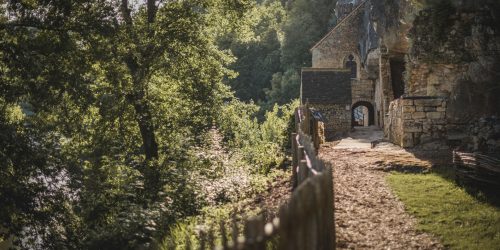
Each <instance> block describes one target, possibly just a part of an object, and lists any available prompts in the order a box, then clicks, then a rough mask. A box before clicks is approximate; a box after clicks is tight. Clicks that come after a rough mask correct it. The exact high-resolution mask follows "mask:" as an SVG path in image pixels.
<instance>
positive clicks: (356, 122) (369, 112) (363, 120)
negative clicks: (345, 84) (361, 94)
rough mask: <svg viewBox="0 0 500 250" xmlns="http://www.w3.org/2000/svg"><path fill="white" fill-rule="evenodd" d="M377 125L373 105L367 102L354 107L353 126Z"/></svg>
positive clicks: (357, 103) (352, 114)
mask: <svg viewBox="0 0 500 250" xmlns="http://www.w3.org/2000/svg"><path fill="white" fill-rule="evenodd" d="M371 125H375V110H374V108H373V105H372V104H371V103H369V102H366V101H359V102H356V103H355V104H354V105H352V109H351V126H352V127H356V126H371Z"/></svg>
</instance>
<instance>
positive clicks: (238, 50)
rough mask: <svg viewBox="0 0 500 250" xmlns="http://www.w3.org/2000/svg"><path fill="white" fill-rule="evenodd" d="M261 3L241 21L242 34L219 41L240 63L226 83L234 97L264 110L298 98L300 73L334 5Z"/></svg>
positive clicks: (327, 0)
mask: <svg viewBox="0 0 500 250" xmlns="http://www.w3.org/2000/svg"><path fill="white" fill-rule="evenodd" d="M283 2H284V1H278V0H265V1H261V3H257V4H256V5H254V6H253V8H252V9H251V11H249V12H248V14H247V15H246V16H244V20H243V21H242V22H243V23H242V29H240V30H238V33H236V34H235V33H230V34H228V35H226V36H223V37H221V38H220V39H219V42H220V44H221V46H222V47H223V48H228V49H229V50H230V51H231V52H232V53H233V54H234V55H235V56H236V57H237V58H238V59H237V61H236V62H235V63H234V64H232V65H231V66H230V67H231V69H233V70H235V71H236V72H238V76H237V77H236V78H234V79H229V80H228V83H229V85H230V86H231V87H232V88H233V90H234V91H235V93H236V96H237V97H239V98H241V99H242V100H244V101H248V100H254V101H255V102H257V103H259V104H261V105H262V106H263V107H264V109H265V110H267V109H271V108H272V107H273V106H274V104H275V103H278V104H279V105H283V104H285V103H289V102H290V101H291V100H293V99H295V98H297V97H298V94H299V91H298V89H299V86H300V75H299V74H300V73H299V72H300V68H301V67H307V66H310V64H311V62H310V60H311V55H310V53H309V49H310V48H311V47H312V45H313V44H314V43H315V42H317V41H318V40H319V39H320V38H321V36H323V35H324V34H326V33H327V31H328V29H329V28H330V25H331V24H332V23H334V21H335V16H334V14H333V13H334V11H333V9H334V6H335V3H336V1H332V0H294V1H287V2H288V3H287V4H286V6H285V5H284V3H283Z"/></svg>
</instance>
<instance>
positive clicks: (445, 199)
mask: <svg viewBox="0 0 500 250" xmlns="http://www.w3.org/2000/svg"><path fill="white" fill-rule="evenodd" d="M387 180H388V183H389V185H390V186H391V188H392V189H393V190H394V192H395V194H396V195H397V196H398V197H399V198H400V199H401V201H402V202H403V203H404V204H405V206H406V209H407V211H408V212H409V213H410V214H412V215H414V216H415V217H416V218H417V220H418V226H417V229H419V230H422V231H425V232H429V233H431V234H434V235H436V236H438V237H440V239H441V242H442V244H444V245H445V246H446V247H449V248H451V249H500V209H499V208H498V207H494V206H492V205H489V204H487V203H484V202H481V201H478V200H477V199H475V198H474V197H473V196H471V195H469V194H468V193H467V192H465V191H464V189H462V188H460V187H458V186H456V185H455V184H454V183H453V182H450V181H449V180H447V179H444V178H443V177H441V176H439V175H437V174H434V173H432V174H402V173H391V174H390V175H388V176H387Z"/></svg>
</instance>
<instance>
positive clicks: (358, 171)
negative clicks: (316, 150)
mask: <svg viewBox="0 0 500 250" xmlns="http://www.w3.org/2000/svg"><path fill="white" fill-rule="evenodd" d="M368 143H369V142H368ZM326 146H327V147H324V148H322V150H321V152H320V154H321V157H322V158H323V159H325V160H327V161H330V162H332V163H333V165H334V170H333V176H334V188H335V224H336V230H337V231H336V232H337V249H442V248H443V247H442V245H441V244H440V243H439V241H438V240H437V239H436V238H434V237H433V236H431V235H429V234H426V233H422V232H418V231H416V230H415V224H416V220H415V219H414V218H413V217H411V216H410V215H408V214H407V213H406V212H405V208H404V205H403V203H402V202H400V201H399V200H398V199H397V197H396V196H395V195H394V194H393V193H392V191H391V189H390V188H389V186H388V185H387V184H386V182H385V178H384V177H385V175H386V172H383V171H381V170H382V169H383V168H384V166H381V165H386V164H389V165H390V164H393V163H396V162H397V160H398V158H399V156H401V158H402V159H403V162H404V163H405V164H408V162H411V159H409V158H410V157H409V155H410V154H408V153H406V151H404V150H402V149H400V148H396V147H393V148H390V149H389V148H383V147H382V148H379V149H377V148H375V149H367V148H366V147H361V148H351V149H348V148H341V149H338V148H334V147H328V145H326ZM414 163H415V164H420V165H423V164H424V163H422V162H421V161H420V160H418V159H415V162H414Z"/></svg>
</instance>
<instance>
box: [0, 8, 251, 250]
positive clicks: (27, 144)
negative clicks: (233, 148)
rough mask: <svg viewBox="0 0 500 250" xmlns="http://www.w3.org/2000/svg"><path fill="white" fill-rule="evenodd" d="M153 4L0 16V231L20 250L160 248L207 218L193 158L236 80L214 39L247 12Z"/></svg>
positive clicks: (20, 11)
mask: <svg viewBox="0 0 500 250" xmlns="http://www.w3.org/2000/svg"><path fill="white" fill-rule="evenodd" d="M148 3H153V4H154V5H148V4H146V5H144V4H136V5H135V6H132V5H127V1H122V2H121V3H118V2H114V1H62V0H61V1H17V0H12V1H8V2H7V3H6V4H5V5H4V4H2V5H1V8H2V10H5V11H2V17H1V18H0V33H1V37H2V39H1V40H0V54H1V55H2V60H1V61H0V81H1V82H2V84H1V85H0V108H1V116H0V127H1V133H0V136H1V138H2V141H1V142H0V149H1V151H0V152H1V153H0V157H1V159H0V177H2V183H1V185H0V201H1V202H2V206H3V209H2V212H1V214H0V215H1V217H0V223H1V224H0V226H1V227H2V228H5V229H7V230H8V232H6V234H9V235H15V236H17V238H18V239H22V241H18V242H17V243H18V244H19V245H21V246H22V247H24V248H43V249H66V248H70V249H81V248H90V249H93V248H108V249H127V248H137V247H141V246H142V247H144V246H151V244H153V243H154V239H155V238H158V237H160V235H161V234H162V233H163V231H164V230H166V228H167V225H169V224H171V223H173V222H174V221H176V220H177V219H179V218H182V217H185V216H187V215H191V214H194V213H195V212H196V211H197V210H198V208H199V207H201V206H202V205H203V204H202V202H203V201H202V200H201V201H200V200H198V199H197V198H198V197H197V196H196V194H195V191H194V190H195V189H196V184H195V183H191V182H190V180H189V178H188V176H189V173H190V171H191V170H192V169H193V168H198V167H202V166H203V165H204V164H206V162H203V161H200V160H199V159H198V158H197V157H196V156H195V155H194V154H193V153H192V150H191V149H192V148H194V146H196V145H198V144H201V143H203V140H204V137H203V134H204V133H205V131H206V130H207V129H208V128H210V127H211V125H212V120H213V117H214V116H215V115H214V114H215V112H216V111H217V110H218V109H219V107H220V105H222V101H223V99H224V98H226V97H227V96H228V95H230V94H229V93H228V91H227V89H226V87H224V86H223V85H222V84H221V81H222V79H224V78H226V77H228V76H230V75H231V72H230V70H228V69H227V67H226V66H227V64H228V63H229V62H230V61H231V57H230V56H229V55H228V54H227V53H225V52H224V51H221V50H219V49H218V48H217V46H216V44H215V40H214V38H213V37H212V36H207V35H206V31H207V30H213V29H219V28H220V23H214V22H213V21H214V20H215V19H217V20H224V19H226V18H227V19H230V18H237V17H239V16H240V14H238V13H240V12H244V10H245V8H246V5H247V4H248V1H243V0H241V1H225V0H213V1H197V0H189V1H188V0H186V1H173V2H172V1H170V2H164V3H161V4H159V3H158V2H157V1H148ZM221 6H223V7H224V8H220V7H221ZM220 13H224V14H226V15H225V16H220V15H221V14H220ZM3 15H5V16H3ZM7 15H8V18H7ZM226 23H232V22H231V21H226ZM3 236H7V235H2V237H3ZM3 238H6V237H3Z"/></svg>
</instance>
